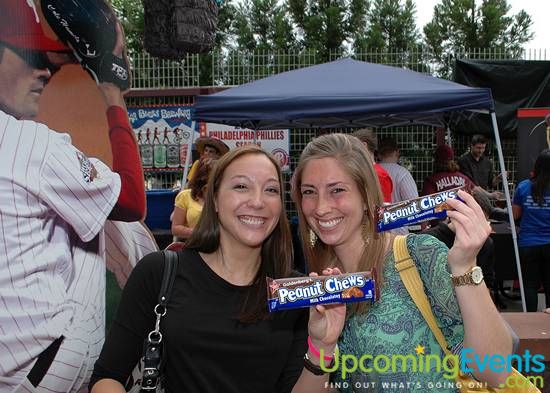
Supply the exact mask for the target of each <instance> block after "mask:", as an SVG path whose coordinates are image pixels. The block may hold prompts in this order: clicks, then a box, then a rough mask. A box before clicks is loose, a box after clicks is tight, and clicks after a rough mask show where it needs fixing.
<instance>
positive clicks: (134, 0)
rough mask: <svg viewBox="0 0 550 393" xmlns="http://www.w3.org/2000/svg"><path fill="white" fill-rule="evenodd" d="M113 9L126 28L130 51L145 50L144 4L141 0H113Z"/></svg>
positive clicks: (125, 32) (127, 43) (131, 52)
mask: <svg viewBox="0 0 550 393" xmlns="http://www.w3.org/2000/svg"><path fill="white" fill-rule="evenodd" d="M111 3H112V6H113V9H114V10H115V13H116V15H117V17H118V18H119V20H120V22H121V23H122V27H123V28H124V34H125V36H126V46H127V48H128V53H129V54H130V55H132V54H133V53H139V52H142V51H143V28H144V19H143V4H142V3H141V0H111Z"/></svg>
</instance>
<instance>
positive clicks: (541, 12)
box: [415, 0, 550, 54]
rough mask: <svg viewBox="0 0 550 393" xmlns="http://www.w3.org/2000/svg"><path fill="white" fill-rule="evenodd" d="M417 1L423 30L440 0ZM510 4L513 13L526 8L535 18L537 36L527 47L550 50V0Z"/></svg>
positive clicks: (515, 0) (511, 0) (512, 0)
mask: <svg viewBox="0 0 550 393" xmlns="http://www.w3.org/2000/svg"><path fill="white" fill-rule="evenodd" d="M415 3H416V20H417V26H418V28H419V30H420V31H422V28H423V27H424V25H425V24H426V23H428V22H429V21H430V20H431V19H432V16H433V9H434V5H436V4H438V3H439V1H438V0H416V1H415ZM476 3H478V4H479V3H480V0H476ZM508 4H510V5H511V6H512V10H511V13H512V14H516V13H517V12H518V11H520V10H521V9H524V10H525V11H526V12H527V13H528V14H529V15H531V18H532V20H533V24H532V25H531V31H532V32H534V33H535V36H534V38H533V40H531V41H530V42H528V43H527V44H526V45H525V47H526V48H527V49H530V48H533V49H546V50H547V51H550V0H508ZM549 54H550V53H549Z"/></svg>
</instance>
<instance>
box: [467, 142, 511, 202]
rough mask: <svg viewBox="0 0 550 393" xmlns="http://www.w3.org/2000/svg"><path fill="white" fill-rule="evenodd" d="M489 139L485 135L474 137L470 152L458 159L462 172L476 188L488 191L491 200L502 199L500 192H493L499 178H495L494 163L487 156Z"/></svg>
mask: <svg viewBox="0 0 550 393" xmlns="http://www.w3.org/2000/svg"><path fill="white" fill-rule="evenodd" d="M486 148H487V138H485V137H484V136H483V135H474V136H473V137H472V141H471V143H470V151H468V152H466V153H464V154H463V155H461V156H460V157H459V159H458V166H459V167H460V172H462V173H463V174H464V175H466V176H468V177H469V178H470V179H472V181H473V182H474V184H475V185H476V186H479V187H481V188H483V189H484V190H486V191H487V192H488V193H487V195H488V196H489V198H491V199H501V198H502V197H503V195H502V193H501V192H500V191H492V192H491V189H493V188H494V187H495V186H496V185H497V182H498V179H499V176H496V177H493V162H492V161H491V160H490V159H489V158H487V156H485V149H486Z"/></svg>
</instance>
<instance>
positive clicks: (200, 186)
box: [188, 160, 217, 201]
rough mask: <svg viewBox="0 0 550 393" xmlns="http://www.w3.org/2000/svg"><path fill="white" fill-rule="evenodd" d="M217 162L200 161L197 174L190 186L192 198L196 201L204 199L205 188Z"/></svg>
mask: <svg viewBox="0 0 550 393" xmlns="http://www.w3.org/2000/svg"><path fill="white" fill-rule="evenodd" d="M216 161H217V160H199V163H198V164H197V165H198V166H197V172H196V173H195V174H194V175H193V178H192V179H191V181H190V182H189V184H188V188H189V189H191V198H193V199H194V200H195V201H197V200H199V199H201V198H204V186H206V185H207V184H208V177H209V176H210V172H211V170H212V167H213V166H214V165H215V164H216Z"/></svg>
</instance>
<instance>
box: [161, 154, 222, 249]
mask: <svg viewBox="0 0 550 393" xmlns="http://www.w3.org/2000/svg"><path fill="white" fill-rule="evenodd" d="M215 163H216V160H201V161H199V164H198V167H197V170H196V174H195V176H193V179H191V181H190V182H189V185H188V188H186V189H185V190H182V191H181V192H179V193H178V195H177V196H176V201H175V202H174V213H173V215H172V235H173V236H175V237H176V238H177V239H178V240H186V239H188V238H189V237H190V236H191V234H192V233H193V228H194V227H195V226H196V225H197V223H198V222H199V218H200V216H201V212H202V207H203V205H204V196H205V195H206V185H207V184H208V177H209V175H210V171H211V169H212V167H213V166H214V164H215Z"/></svg>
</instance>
